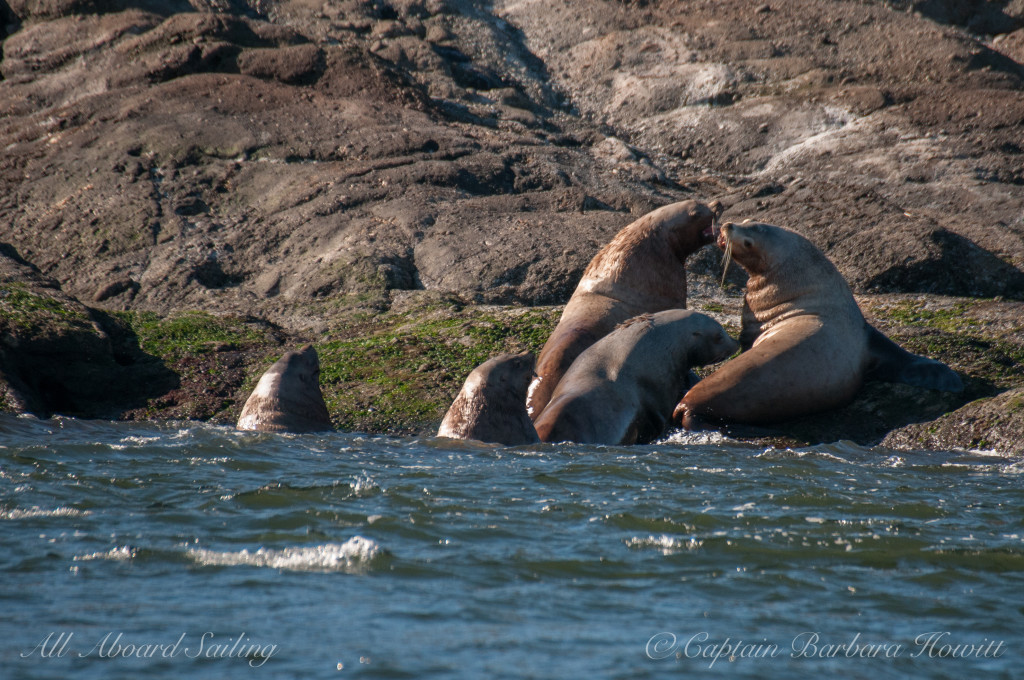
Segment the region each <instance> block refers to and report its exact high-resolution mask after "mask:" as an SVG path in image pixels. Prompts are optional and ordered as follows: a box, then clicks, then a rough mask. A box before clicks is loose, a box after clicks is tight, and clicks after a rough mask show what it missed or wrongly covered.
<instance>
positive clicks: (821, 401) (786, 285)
mask: <svg viewBox="0 0 1024 680" xmlns="http://www.w3.org/2000/svg"><path fill="white" fill-rule="evenodd" d="M718 245H719V247H721V248H722V249H723V250H724V251H725V252H726V255H727V256H728V255H729V254H730V253H731V256H732V259H734V260H736V262H738V263H739V264H740V265H741V266H742V267H743V268H744V269H746V270H747V273H748V274H750V278H749V280H748V281H747V292H746V296H745V298H744V309H743V319H742V324H743V330H742V332H741V333H740V343H741V345H743V346H744V348H745V349H746V348H747V347H749V349H746V351H744V352H743V353H742V354H740V355H739V356H738V357H736V358H735V359H732V360H731V361H727V362H726V363H725V364H723V365H722V366H721V367H720V368H719V369H718V370H717V371H715V372H714V373H712V374H711V375H710V376H708V377H707V378H705V379H704V380H702V381H700V382H699V383H697V385H695V386H694V387H693V388H692V389H691V390H690V391H689V392H687V393H686V395H685V396H684V397H683V399H682V401H680V403H679V405H678V407H677V408H676V411H675V413H674V414H673V420H674V421H675V422H677V423H681V424H682V425H683V427H685V428H687V429H696V428H698V427H699V426H700V421H701V420H702V419H708V420H713V421H725V422H736V423H747V424H752V425H761V424H770V423H774V422H778V421H782V420H788V419H791V418H796V417H798V416H803V415H808V414H812V413H816V412H819V411H825V410H828V409H833V408H837V407H839V406H843V405H845V404H847V403H848V402H850V401H851V400H852V399H853V397H854V395H855V394H856V393H857V390H859V389H860V386H861V383H862V382H863V381H864V380H865V378H871V379H877V380H886V381H890V382H904V383H908V384H911V385H916V386H919V387H927V388H931V389H937V390H944V391H947V392H959V391H961V390H962V389H963V383H962V382H961V380H960V376H958V375H957V374H956V373H955V372H954V371H953V370H952V369H950V368H949V367H948V366H946V365H945V364H943V363H941V362H938V361H934V360H932V359H928V358H926V357H922V356H918V355H916V354H911V353H910V352H907V351H906V350H904V349H902V348H900V347H899V346H898V345H896V344H895V343H894V342H892V341H891V340H889V339H888V338H887V337H885V336H884V335H882V334H881V333H880V332H879V331H878V330H876V329H875V328H873V327H872V326H871V325H870V324H868V323H867V322H866V321H865V320H864V316H863V315H862V314H861V311H860V308H859V307H858V306H857V302H856V300H854V299H853V294H852V293H851V292H850V287H849V286H848V285H847V283H846V280H845V279H844V278H843V276H842V274H840V273H839V270H837V269H836V268H835V265H833V264H832V262H830V261H829V259H828V258H827V257H825V255H824V253H822V252H821V251H820V250H818V248H816V247H815V246H814V244H812V243H811V242H810V241H808V240H807V239H806V238H804V237H803V236H801V235H799V234H797V233H796V232H793V231H790V230H788V229H783V228H782V227H776V226H773V225H770V224H763V223H758V222H750V221H749V220H748V221H746V222H744V223H743V224H742V225H737V224H732V223H727V224H725V225H723V226H722V229H721V230H720V232H719V235H718Z"/></svg>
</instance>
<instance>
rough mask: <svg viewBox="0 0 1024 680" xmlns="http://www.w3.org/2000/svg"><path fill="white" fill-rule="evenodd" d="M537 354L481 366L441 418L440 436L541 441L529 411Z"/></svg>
mask: <svg viewBox="0 0 1024 680" xmlns="http://www.w3.org/2000/svg"><path fill="white" fill-rule="evenodd" d="M532 378H533V354H531V353H530V352H523V353H522V354H502V355H499V356H496V357H494V358H493V359H489V360H488V361H485V362H484V363H482V364H480V365H479V366H477V367H476V368H475V369H473V371H472V372H471V373H470V374H469V377H467V378H466V382H465V384H463V386H462V390H461V391H459V394H458V396H456V397H455V401H454V402H452V405H451V407H450V408H449V409H448V412H447V413H446V414H445V416H444V419H443V420H442V421H441V427H440V428H439V429H438V431H437V436H438V437H449V438H451V439H477V440H479V441H482V442H490V443H493V444H505V445H507V446H516V445H518V444H532V443H535V442H538V441H540V440H539V439H538V438H537V431H536V430H534V428H533V421H531V420H530V416H529V415H527V413H526V390H527V388H528V387H529V385H530V380H531V379H532Z"/></svg>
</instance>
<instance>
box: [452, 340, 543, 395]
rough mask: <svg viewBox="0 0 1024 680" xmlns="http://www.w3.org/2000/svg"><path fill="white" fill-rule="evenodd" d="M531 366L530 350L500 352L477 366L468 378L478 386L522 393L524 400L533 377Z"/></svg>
mask: <svg viewBox="0 0 1024 680" xmlns="http://www.w3.org/2000/svg"><path fill="white" fill-rule="evenodd" d="M533 366H534V357H533V353H532V352H522V353H520V354H501V355H499V356H496V357H494V358H493V359H489V360H488V361H485V362H484V363H483V364H481V365H480V366H478V367H477V368H476V369H475V370H474V371H473V372H472V373H471V374H470V378H471V379H474V381H475V382H476V383H477V386H478V387H481V388H482V387H485V386H486V388H487V389H488V390H489V391H490V390H497V391H500V392H502V393H504V392H506V391H507V392H508V393H510V394H515V395H522V397H523V399H522V401H525V399H526V391H527V389H528V388H529V386H530V381H531V380H533V377H534V374H533ZM467 382H468V381H467Z"/></svg>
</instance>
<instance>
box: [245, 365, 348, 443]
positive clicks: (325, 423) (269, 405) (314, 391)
mask: <svg viewBox="0 0 1024 680" xmlns="http://www.w3.org/2000/svg"><path fill="white" fill-rule="evenodd" d="M236 427H237V428H238V429H239V430H258V431H260V432H323V431H325V430H330V429H332V428H331V417H330V415H329V414H328V413H327V405H326V404H325V403H324V397H323V394H322V393H321V392H320V358H319V357H318V356H317V353H316V350H315V349H313V346H312V345H306V346H305V347H303V348H302V349H301V350H298V351H294V352H288V353H287V354H285V355H284V356H283V357H281V358H280V359H278V360H277V362H276V363H274V365H273V366H271V367H270V368H269V369H267V371H266V372H265V373H264V374H263V376H262V377H260V381H259V382H258V383H257V384H256V389H254V390H253V391H252V394H251V395H249V398H248V399H247V400H246V402H245V406H243V407H242V413H241V415H240V416H239V417H238V423H237V425H236Z"/></svg>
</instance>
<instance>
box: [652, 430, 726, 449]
mask: <svg viewBox="0 0 1024 680" xmlns="http://www.w3.org/2000/svg"><path fill="white" fill-rule="evenodd" d="M726 441H728V440H727V439H726V437H725V435H723V434H722V433H721V432H718V431H716V430H695V431H692V432H691V431H689V430H676V431H675V432H673V433H672V434H670V435H669V436H667V437H665V438H664V439H661V440H659V441H657V442H656V444H682V445H684V446H707V445H709V444H723V443H725V442H726Z"/></svg>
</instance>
